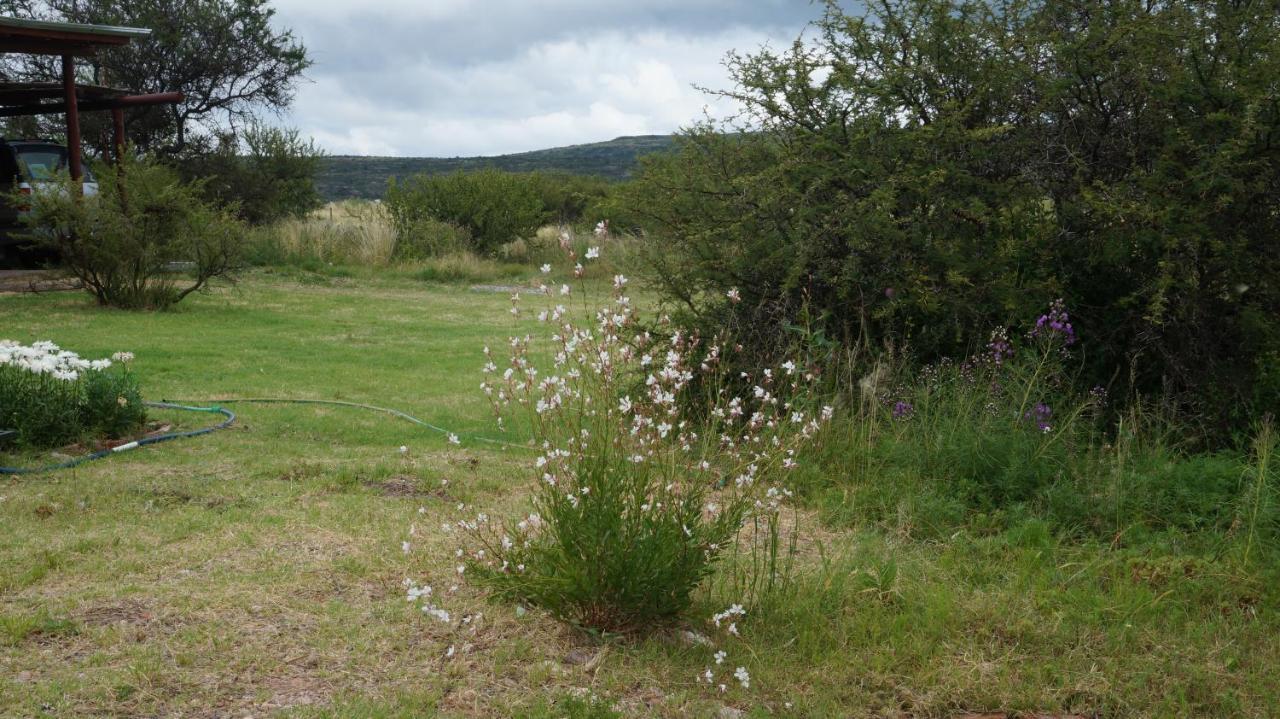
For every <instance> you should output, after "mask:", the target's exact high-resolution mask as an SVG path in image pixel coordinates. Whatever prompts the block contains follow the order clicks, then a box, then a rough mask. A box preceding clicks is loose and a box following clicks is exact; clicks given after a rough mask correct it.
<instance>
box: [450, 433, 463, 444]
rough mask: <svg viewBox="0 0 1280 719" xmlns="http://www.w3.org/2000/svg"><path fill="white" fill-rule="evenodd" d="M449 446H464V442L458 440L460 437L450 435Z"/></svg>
mask: <svg viewBox="0 0 1280 719" xmlns="http://www.w3.org/2000/svg"><path fill="white" fill-rule="evenodd" d="M449 444H462V440H460V439H458V435H456V434H453V433H452V432H450V433H449Z"/></svg>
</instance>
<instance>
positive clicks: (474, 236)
mask: <svg viewBox="0 0 1280 719" xmlns="http://www.w3.org/2000/svg"><path fill="white" fill-rule="evenodd" d="M386 205H387V208H388V210H389V211H390V213H391V219H392V222H393V223H394V225H395V228H396V233H397V237H400V238H404V241H405V242H406V246H407V247H415V246H416V243H417V242H418V240H416V239H415V238H416V237H417V235H418V233H421V232H423V231H424V227H430V226H431V225H430V224H429V221H432V220H434V221H436V222H437V223H440V222H443V223H449V224H452V225H456V226H457V227H461V228H464V229H465V230H466V231H467V232H468V233H470V238H469V242H470V247H469V248H468V249H470V250H472V251H474V252H478V253H480V254H485V255H493V254H495V253H497V251H498V249H499V248H501V247H502V246H503V245H505V244H507V243H508V242H511V241H513V240H516V239H519V238H521V237H527V236H530V235H532V234H533V233H534V232H535V231H537V229H538V226H539V225H540V224H541V223H542V220H543V217H544V208H543V206H542V202H541V200H540V199H539V196H538V193H537V191H536V189H535V186H534V183H533V182H532V181H531V180H530V179H529V177H528V176H523V175H517V174H513V173H508V172H501V171H498V170H479V171H475V172H454V173H450V174H447V175H437V176H429V175H416V176H414V177H411V178H409V179H407V180H404V181H400V182H397V181H396V180H394V179H393V180H392V181H391V183H390V185H389V186H388V187H387V196H386ZM423 249H430V246H429V245H428V246H426V247H423ZM450 249H456V248H450Z"/></svg>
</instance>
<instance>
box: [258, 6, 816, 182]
mask: <svg viewBox="0 0 1280 719" xmlns="http://www.w3.org/2000/svg"><path fill="white" fill-rule="evenodd" d="M273 6H274V7H275V8H276V13H277V20H278V21H279V23H280V24H281V25H282V26H285V27H289V28H292V29H293V31H294V32H295V33H296V34H297V35H298V36H299V37H300V38H301V39H302V40H303V42H304V43H305V44H306V45H307V47H308V48H309V50H310V53H311V57H312V59H313V60H314V62H315V65H314V66H313V67H312V68H311V70H310V71H309V72H308V75H309V81H307V82H305V83H303V84H302V85H301V86H300V88H299V90H298V94H297V99H296V101H295V103H294V107H293V109H292V112H291V113H290V115H289V116H288V117H286V118H284V119H283V121H284V122H287V123H289V124H291V125H293V126H295V127H298V128H299V129H301V130H302V132H303V133H305V134H308V135H310V136H312V137H314V138H315V140H316V141H317V143H319V144H320V145H321V146H323V147H324V148H325V149H326V150H327V151H328V152H330V153H333V154H359V155H413V156H445V157H451V156H470V155H494V154H503V153H508V152H520V151H524V150H536V149H541V148H546V147H557V146H561V145H571V144H577V143H583V142H596V141H600V140H609V139H612V138H614V137H617V136H619V135H640V134H657V133H666V132H672V131H674V130H676V129H677V128H679V127H681V126H682V125H686V124H688V123H689V122H690V121H692V120H694V119H696V118H698V117H700V116H701V115H702V113H703V109H704V107H706V106H707V105H708V104H709V103H710V102H711V101H712V100H711V98H708V96H706V95H704V94H703V93H700V92H699V91H697V90H696V89H694V88H693V87H692V86H693V85H701V86H707V87H727V86H728V81H727V75H726V72H725V69H724V67H723V66H722V64H721V62H722V60H723V58H724V55H725V53H726V52H727V51H728V50H731V49H735V48H736V49H738V50H752V49H755V48H758V47H760V46H761V45H764V44H769V45H771V46H773V47H774V48H777V49H782V48H785V47H786V46H787V45H789V44H790V43H791V41H793V40H794V39H795V38H796V37H797V36H798V35H799V34H800V33H801V32H802V31H803V29H804V27H805V24H806V23H807V22H808V21H809V20H811V19H813V18H815V17H816V16H817V15H818V14H819V13H820V11H821V8H820V7H819V6H818V5H815V4H813V3H812V2H811V0H375V1H374V2H370V3H367V4H366V3H360V2H339V1H335V0H275V1H274V2H273ZM710 109H711V111H712V112H713V113H714V112H724V111H726V110H727V109H728V108H724V107H716V106H713V107H711V108H710Z"/></svg>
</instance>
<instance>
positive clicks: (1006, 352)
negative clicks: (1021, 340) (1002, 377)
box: [987, 327, 1013, 367]
mask: <svg viewBox="0 0 1280 719" xmlns="http://www.w3.org/2000/svg"><path fill="white" fill-rule="evenodd" d="M987 352H988V356H989V357H990V358H991V361H992V362H993V363H994V364H995V366H997V367H999V366H1000V365H1002V364H1004V362H1005V360H1008V359H1012V358H1013V345H1011V344H1009V331H1008V330H1006V329H1005V328H1003V327H997V328H995V331H993V332H992V333H991V340H990V341H989V342H987Z"/></svg>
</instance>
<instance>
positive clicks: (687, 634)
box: [680, 629, 712, 647]
mask: <svg viewBox="0 0 1280 719" xmlns="http://www.w3.org/2000/svg"><path fill="white" fill-rule="evenodd" d="M680 638H681V639H683V640H684V641H685V643H686V644H691V645H694V646H699V647H709V646H712V644H711V640H710V639H707V638H706V636H704V635H702V634H699V633H697V632H695V631H691V630H689V629H686V630H684V631H683V632H681V633H680Z"/></svg>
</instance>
